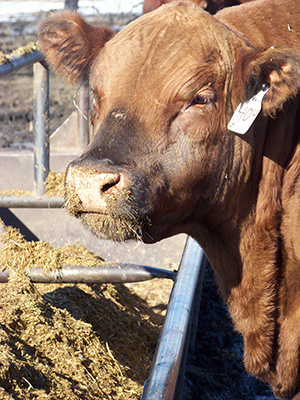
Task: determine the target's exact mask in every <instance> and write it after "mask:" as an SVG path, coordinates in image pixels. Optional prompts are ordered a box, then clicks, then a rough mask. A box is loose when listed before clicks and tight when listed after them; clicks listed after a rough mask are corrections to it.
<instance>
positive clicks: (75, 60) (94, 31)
mask: <svg viewBox="0 0 300 400" xmlns="http://www.w3.org/2000/svg"><path fill="white" fill-rule="evenodd" d="M113 36H114V32H113V30H112V29H110V28H108V27H104V26H92V25H89V24H87V23H86V22H85V21H84V19H83V18H82V17H81V16H80V14H78V13H76V12H71V11H64V12H57V13H53V14H51V15H50V16H49V17H48V18H46V19H45V20H44V21H43V22H42V23H41V25H40V27H39V30H38V38H39V48H40V50H41V52H42V53H43V54H44V55H45V57H46V61H47V62H48V63H49V65H50V66H51V67H53V68H54V70H55V71H56V72H57V73H58V74H60V75H62V76H63V77H64V78H66V80H67V81H68V82H70V83H74V84H78V83H85V82H87V81H88V78H89V73H90V69H91V66H92V64H93V62H94V60H95V59H96V57H97V55H98V54H99V52H100V50H101V49H102V47H103V46H104V45H105V43H106V42H107V41H108V40H109V39H111V38H112V37H113Z"/></svg>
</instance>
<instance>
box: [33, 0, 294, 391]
mask: <svg viewBox="0 0 300 400" xmlns="http://www.w3.org/2000/svg"><path fill="white" fill-rule="evenodd" d="M39 35H40V46H41V49H42V51H43V52H44V53H45V55H46V57H47V60H48V62H49V63H50V64H51V65H52V66H53V67H54V69H56V70H57V71H58V72H59V73H61V74H62V75H64V76H65V77H66V78H67V79H68V80H69V81H72V82H75V83H82V82H87V81H88V80H89V82H90V86H91V91H92V95H93V108H92V111H91V122H92V127H93V132H94V137H93V140H92V142H91V143H90V145H89V146H88V147H87V149H86V150H85V151H84V153H83V154H82V156H81V157H79V158H78V159H76V160H75V161H74V162H72V163H71V164H70V165H69V167H68V170H67V174H66V200H67V208H68V210H69V212H70V213H71V214H72V215H74V216H76V217H80V218H81V220H82V222H83V223H84V225H85V226H87V227H88V228H89V229H91V230H92V231H93V232H94V233H95V234H96V235H98V236H99V237H107V238H111V239H113V240H126V239H132V238H139V239H141V240H143V241H144V242H147V243H152V242H156V241H158V240H161V239H163V238H166V237H168V236H171V235H175V234H177V233H180V232H185V233H187V234H189V235H191V236H193V237H194V238H195V239H196V240H197V241H198V242H199V243H200V244H201V246H202V247H203V249H204V251H205V253H206V255H207V257H208V259H209V260H210V263H211V264H212V266H213V268H214V271H215V275H216V278H217V281H218V285H219V288H220V291H221V293H222V296H223V298H224V301H225V302H226V304H227V305H228V308H229V311H230V313H231V316H232V319H233V321H234V324H235V327H236V329H237V330H238V331H239V332H241V333H242V335H243V338H244V360H245V367H246V368H247V370H248V371H249V372H250V373H251V374H253V375H255V376H257V377H259V378H261V379H262V380H264V381H266V382H269V383H270V384H271V385H272V387H273V390H274V393H275V394H276V396H278V397H282V398H289V397H291V396H295V397H294V398H295V399H300V392H299V390H300V389H299V388H300V384H299V383H300V381H299V375H300V372H299V354H300V349H299V347H300V268H299V266H300V235H299V233H298V232H299V219H300V206H299V200H300V199H299V197H300V144H299V142H300V135H299V133H300V132H299V131H300V128H299V127H300V110H299V96H298V95H297V94H298V91H299V86H300V55H299V54H300V2H298V1H294V0H257V1H255V2H253V3H252V2H251V3H247V4H243V5H240V6H237V7H231V8H228V9H225V10H222V11H221V12H219V13H217V14H216V16H212V15H210V14H209V13H208V12H206V11H203V10H202V9H201V8H200V7H197V6H195V5H194V4H191V3H187V2H178V3H172V4H168V5H164V6H162V7H160V8H158V9H157V10H155V11H153V12H152V13H149V14H146V15H144V16H142V17H141V18H138V19H137V20H136V21H134V22H132V23H131V24H129V25H128V26H127V27H125V28H124V29H123V30H122V31H121V32H120V33H118V34H117V35H116V36H114V37H113V38H112V36H113V32H112V31H110V30H109V28H95V27H91V26H89V25H87V24H86V23H85V22H84V21H83V20H82V18H81V17H80V16H79V15H77V14H72V13H58V14H53V15H52V16H50V17H49V18H48V19H46V20H45V21H44V23H43V24H42V25H41V27H40V31H39ZM106 41H107V43H106V44H105V46H104V48H103V49H102V50H101V48H102V47H103V45H104V42H106ZM268 89H269V90H268ZM256 94H258V96H257V97H253V96H254V95H256ZM258 98H260V100H259V99H258ZM249 99H251V100H250V103H246V104H244V102H245V101H246V100H249ZM240 102H243V104H244V105H243V107H242V109H238V110H239V112H238V115H239V117H240V121H239V122H236V123H235V126H237V127H238V128H239V127H240V125H241V126H242V128H244V127H245V121H246V122H247V121H249V118H248V117H249V112H250V113H251V114H253V118H254V116H255V115H254V114H257V113H258V111H259V105H260V103H261V102H262V104H261V106H262V111H261V112H260V113H259V115H258V117H257V118H256V119H255V120H254V122H253V123H252V125H251V126H250V127H247V128H246V131H247V133H246V134H244V135H242V134H235V133H233V132H232V131H230V130H229V129H228V127H227V125H228V123H229V121H230V120H231V118H232V116H233V113H234V111H235V110H236V109H237V107H238V105H239V103H240ZM257 105H258V106H257ZM251 118H252V117H251ZM235 120H236V121H237V119H235ZM240 122H242V124H240ZM231 129H234V128H231ZM237 130H238V129H237ZM297 393H298V394H297Z"/></svg>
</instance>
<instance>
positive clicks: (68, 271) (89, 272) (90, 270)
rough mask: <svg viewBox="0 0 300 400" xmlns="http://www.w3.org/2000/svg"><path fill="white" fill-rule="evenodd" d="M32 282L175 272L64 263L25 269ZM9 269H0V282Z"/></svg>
mask: <svg viewBox="0 0 300 400" xmlns="http://www.w3.org/2000/svg"><path fill="white" fill-rule="evenodd" d="M26 273H27V275H28V276H29V278H30V279H31V280H32V281H33V282H34V283H130V282H143V281H147V280H150V279H154V278H165V279H172V280H174V279H175V276H176V272H174V271H168V270H165V269H161V268H154V267H148V266H144V265H135V264H119V263H118V264H117V263H103V264H101V265H99V266H97V267H83V266H70V265H64V266H63V267H62V268H60V269H56V270H51V271H45V270H44V269H43V268H32V269H29V270H28V271H26ZM10 275H11V272H10V271H9V270H5V271H0V283H6V282H7V281H8V278H9V277H10Z"/></svg>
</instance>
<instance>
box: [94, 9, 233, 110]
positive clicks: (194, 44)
mask: <svg viewBox="0 0 300 400" xmlns="http://www.w3.org/2000/svg"><path fill="white" fill-rule="evenodd" d="M230 42H231V40H230V32H229V31H228V30H227V28H226V27H225V26H224V25H223V24H222V23H221V22H219V21H218V20H217V19H216V18H215V17H213V16H211V15H210V14H209V13H207V12H205V11H203V10H202V9H201V8H200V7H197V6H195V5H193V4H191V3H185V2H182V3H181V2H180V3H171V4H168V5H165V6H162V7H160V8H159V9H157V10H156V11H154V12H151V13H149V14H146V15H144V16H143V17H141V18H138V19H137V20H136V21H134V22H132V23H131V24H129V25H128V26H127V27H126V28H124V29H123V30H122V31H121V32H120V33H118V35H116V36H115V37H114V38H113V39H112V40H110V41H109V42H108V43H107V44H106V45H105V48H104V49H103V51H102V52H101V53H100V56H99V57H98V59H97V60H96V62H95V63H94V66H93V69H92V73H91V84H92V87H97V86H98V85H99V86H101V90H102V91H103V93H104V95H105V96H106V97H109V98H114V100H115V101H119V102H120V103H122V102H123V101H125V99H126V101H128V99H130V100H131V102H132V103H134V104H136V103H137V102H139V103H140V102H141V101H147V102H148V103H149V102H151V101H156V102H158V101H168V100H169V98H170V97H172V96H173V97H175V96H176V93H178V92H179V91H180V90H181V89H182V88H183V87H185V88H186V89H188V90H187V93H189V91H190V92H193V91H194V92H197V90H199V89H200V88H201V85H202V84H203V85H205V84H208V83H211V81H212V80H214V79H215V80H218V79H219V80H222V79H225V78H224V76H225V74H226V73H227V72H226V71H227V70H228V69H229V66H230V64H231V54H230V51H231V50H230V49H231V45H230ZM144 96H146V99H145V98H143V97H144ZM119 106H120V107H122V104H119Z"/></svg>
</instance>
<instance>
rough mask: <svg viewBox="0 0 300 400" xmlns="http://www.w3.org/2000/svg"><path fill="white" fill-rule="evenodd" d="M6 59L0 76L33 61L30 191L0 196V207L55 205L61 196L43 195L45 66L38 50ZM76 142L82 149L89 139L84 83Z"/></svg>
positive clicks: (47, 155) (46, 100) (46, 128)
mask: <svg viewBox="0 0 300 400" xmlns="http://www.w3.org/2000/svg"><path fill="white" fill-rule="evenodd" d="M8 59H9V62H8V63H6V64H3V65H0V79H1V78H4V77H6V76H8V75H9V74H11V73H13V72H16V71H18V70H20V69H21V68H24V67H27V66H30V65H33V89H34V90H33V93H34V151H33V153H34V163H33V164H34V165H33V168H34V183H33V187H34V191H33V192H32V193H31V194H30V195H21V196H12V195H4V196H1V197H0V208H8V207H14V208H27V207H31V208H49V207H50V208H57V207H62V206H63V204H64V201H63V199H58V198H54V199H51V198H50V199H47V198H46V196H45V192H46V189H45V182H46V178H47V176H48V174H49V169H50V148H49V138H50V132H49V68H48V66H47V65H46V64H45V62H44V58H43V55H42V54H41V53H40V52H39V51H35V50H34V51H32V52H31V53H30V54H27V55H26V56H18V55H15V54H13V55H11V56H9V57H8ZM77 103H78V106H77V109H78V110H80V111H78V113H77V125H78V144H79V148H80V149H82V150H83V149H84V148H85V147H86V146H87V144H88V142H89V123H88V120H87V118H86V117H85V116H84V115H88V110H89V102H88V93H87V88H86V87H80V88H79V90H78V95H77Z"/></svg>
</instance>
